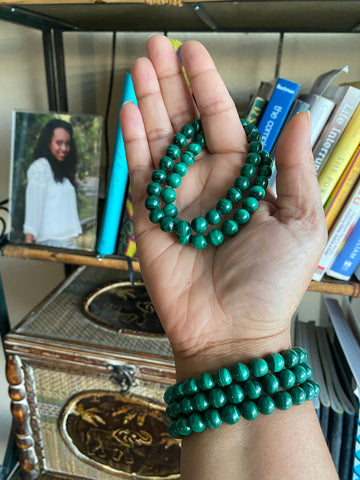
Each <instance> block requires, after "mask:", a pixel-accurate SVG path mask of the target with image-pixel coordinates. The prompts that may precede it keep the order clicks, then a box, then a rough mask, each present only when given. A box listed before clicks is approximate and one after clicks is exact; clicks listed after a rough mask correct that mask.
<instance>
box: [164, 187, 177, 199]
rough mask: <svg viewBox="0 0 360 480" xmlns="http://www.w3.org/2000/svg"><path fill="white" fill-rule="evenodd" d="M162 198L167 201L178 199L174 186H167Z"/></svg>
mask: <svg viewBox="0 0 360 480" xmlns="http://www.w3.org/2000/svg"><path fill="white" fill-rule="evenodd" d="M161 198H162V199H163V201H164V202H165V203H173V202H174V201H175V200H176V192H175V190H174V189H173V188H170V187H166V188H164V190H163V191H162V192H161Z"/></svg>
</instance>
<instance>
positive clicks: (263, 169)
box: [258, 165, 272, 178]
mask: <svg viewBox="0 0 360 480" xmlns="http://www.w3.org/2000/svg"><path fill="white" fill-rule="evenodd" d="M258 175H259V176H264V177H267V178H270V177H271V175H272V168H271V167H270V166H269V165H260V167H259V170H258Z"/></svg>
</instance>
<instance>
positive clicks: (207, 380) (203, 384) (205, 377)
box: [196, 373, 215, 391]
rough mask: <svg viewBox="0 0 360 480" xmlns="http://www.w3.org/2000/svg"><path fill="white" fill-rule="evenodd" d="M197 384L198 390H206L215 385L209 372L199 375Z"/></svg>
mask: <svg viewBox="0 0 360 480" xmlns="http://www.w3.org/2000/svg"><path fill="white" fill-rule="evenodd" d="M196 381H197V384H198V386H199V388H200V390H203V391H206V390H211V389H212V388H214V387H215V381H214V379H213V376H212V375H211V373H203V374H202V375H200V377H198V378H197V380H196Z"/></svg>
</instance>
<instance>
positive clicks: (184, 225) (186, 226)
mask: <svg viewBox="0 0 360 480" xmlns="http://www.w3.org/2000/svg"><path fill="white" fill-rule="evenodd" d="M176 232H177V233H178V234H179V235H189V233H190V232H191V226H190V223H189V222H187V221H186V220H180V222H178V223H177V224H176Z"/></svg>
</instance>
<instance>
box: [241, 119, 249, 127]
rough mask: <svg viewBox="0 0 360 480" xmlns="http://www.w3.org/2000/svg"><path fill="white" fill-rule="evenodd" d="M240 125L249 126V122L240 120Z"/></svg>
mask: <svg viewBox="0 0 360 480" xmlns="http://www.w3.org/2000/svg"><path fill="white" fill-rule="evenodd" d="M240 122H241V125H242V126H243V127H244V126H245V125H250V122H249V121H248V120H246V118H240Z"/></svg>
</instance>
